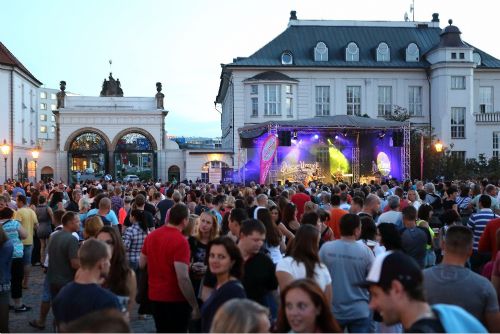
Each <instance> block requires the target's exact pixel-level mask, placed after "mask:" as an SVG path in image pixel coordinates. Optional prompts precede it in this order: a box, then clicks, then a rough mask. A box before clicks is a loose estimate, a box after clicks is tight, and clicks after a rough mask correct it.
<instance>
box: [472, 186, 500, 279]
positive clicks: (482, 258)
mask: <svg viewBox="0 0 500 334" xmlns="http://www.w3.org/2000/svg"><path fill="white" fill-rule="evenodd" d="M478 206H479V210H478V212H477V213H475V214H473V215H471V216H470V218H469V222H468V223H467V226H468V227H469V228H470V229H471V231H472V233H473V235H474V244H473V246H472V255H471V257H470V264H471V269H472V270H473V271H475V272H476V273H480V272H481V271H482V269H483V266H484V265H485V264H486V263H487V262H488V261H489V259H490V258H491V255H490V254H485V253H480V252H479V249H478V248H479V239H481V235H482V234H483V232H484V230H485V228H486V226H487V225H488V223H489V222H490V221H491V220H493V219H497V218H500V216H498V215H496V214H495V213H494V212H493V210H492V209H491V197H490V196H489V195H480V196H479V200H478Z"/></svg>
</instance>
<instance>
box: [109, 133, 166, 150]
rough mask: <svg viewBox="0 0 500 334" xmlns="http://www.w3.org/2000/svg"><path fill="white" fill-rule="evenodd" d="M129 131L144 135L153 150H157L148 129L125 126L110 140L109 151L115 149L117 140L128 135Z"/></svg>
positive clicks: (156, 145)
mask: <svg viewBox="0 0 500 334" xmlns="http://www.w3.org/2000/svg"><path fill="white" fill-rule="evenodd" d="M129 133H139V134H141V135H143V136H144V137H146V138H147V139H148V140H149V142H150V143H151V146H152V149H153V151H157V150H158V144H157V143H156V140H155V138H154V137H153V136H152V135H151V133H149V132H148V131H146V130H144V129H141V128H127V129H124V130H122V131H120V132H118V134H117V135H116V136H115V137H114V139H113V141H112V142H111V145H110V146H109V150H110V151H116V146H117V145H118V141H119V140H120V139H122V138H123V137H124V136H126V135H128V134H129Z"/></svg>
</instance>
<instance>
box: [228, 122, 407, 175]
mask: <svg viewBox="0 0 500 334" xmlns="http://www.w3.org/2000/svg"><path fill="white" fill-rule="evenodd" d="M239 135H240V139H241V140H240V143H241V144H240V150H239V154H238V166H237V167H238V176H239V179H240V180H241V181H242V182H249V181H255V182H259V183H276V182H284V181H285V180H289V181H296V182H303V183H307V182H309V181H322V182H334V181H341V180H342V181H345V182H360V181H369V180H371V179H376V178H378V179H380V178H396V179H400V180H404V179H408V178H409V177H410V124H409V122H404V123H403V122H396V121H386V120H382V119H372V118H367V117H359V116H349V115H336V116H327V117H315V118H309V119H302V120H290V121H286V120H284V121H281V120H280V121H269V122H265V123H260V124H256V125H248V126H245V127H242V128H240V129H239Z"/></svg>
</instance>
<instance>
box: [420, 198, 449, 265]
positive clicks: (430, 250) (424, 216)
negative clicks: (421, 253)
mask: <svg viewBox="0 0 500 334" xmlns="http://www.w3.org/2000/svg"><path fill="white" fill-rule="evenodd" d="M453 212H454V211H453ZM433 213H434V212H433V211H432V206H430V205H429V204H427V203H423V204H422V205H420V207H419V208H418V210H417V221H416V224H417V226H418V227H421V228H424V229H427V231H428V233H429V235H430V240H427V246H426V247H425V249H426V255H425V268H428V267H432V266H433V265H435V264H436V261H437V257H436V252H435V251H434V247H436V248H439V245H437V246H435V242H434V241H435V233H434V230H433V229H432V228H431V226H430V223H429V222H430V221H431V218H432V214H433ZM443 215H444V214H443ZM443 215H442V216H441V221H442V218H443ZM439 235H441V234H439Z"/></svg>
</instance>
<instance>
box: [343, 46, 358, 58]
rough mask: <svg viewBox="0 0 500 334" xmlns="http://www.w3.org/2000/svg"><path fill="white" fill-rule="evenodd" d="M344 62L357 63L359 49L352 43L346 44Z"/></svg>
mask: <svg viewBox="0 0 500 334" xmlns="http://www.w3.org/2000/svg"><path fill="white" fill-rule="evenodd" d="M345 61H359V48H358V45H357V44H356V43H354V42H351V43H349V44H347V47H346V48H345Z"/></svg>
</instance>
